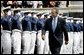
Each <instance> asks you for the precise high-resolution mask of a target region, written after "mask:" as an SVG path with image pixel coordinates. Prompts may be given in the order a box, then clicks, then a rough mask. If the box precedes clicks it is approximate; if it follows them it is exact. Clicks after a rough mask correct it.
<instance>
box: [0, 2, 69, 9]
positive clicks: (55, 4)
mask: <svg viewBox="0 0 84 55" xmlns="http://www.w3.org/2000/svg"><path fill="white" fill-rule="evenodd" d="M68 5H69V1H1V7H8V6H11V8H18V7H20V8H50V7H68Z"/></svg>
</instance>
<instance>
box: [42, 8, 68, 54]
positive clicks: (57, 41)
mask: <svg viewBox="0 0 84 55" xmlns="http://www.w3.org/2000/svg"><path fill="white" fill-rule="evenodd" d="M65 24H66V22H65V20H64V19H62V18H59V17H58V9H56V8H53V9H52V10H51V18H50V19H47V20H46V22H45V25H44V29H43V32H42V38H43V39H45V37H44V35H45V31H47V30H48V31H49V46H50V50H51V53H52V54H59V53H60V49H61V46H62V44H63V33H64V36H65V44H68V40H69V39H68V34H67V30H66V26H65Z"/></svg>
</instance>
